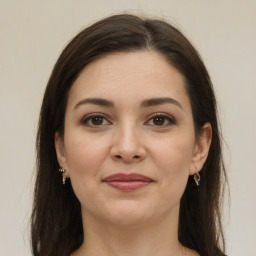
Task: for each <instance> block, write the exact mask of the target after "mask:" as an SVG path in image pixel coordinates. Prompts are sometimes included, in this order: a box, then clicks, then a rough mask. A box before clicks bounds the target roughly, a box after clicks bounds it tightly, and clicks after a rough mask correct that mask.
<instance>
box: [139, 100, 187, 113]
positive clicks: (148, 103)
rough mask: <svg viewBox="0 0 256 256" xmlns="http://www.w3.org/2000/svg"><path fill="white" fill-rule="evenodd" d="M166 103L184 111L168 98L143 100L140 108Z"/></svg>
mask: <svg viewBox="0 0 256 256" xmlns="http://www.w3.org/2000/svg"><path fill="white" fill-rule="evenodd" d="M166 103H171V104H174V105H176V106H178V107H179V108H181V109H183V110H184V108H183V107H182V105H181V104H180V103H179V102H178V101H177V100H175V99H173V98H168V97H164V98H151V99H147V100H143V101H142V103H141V107H151V106H157V105H161V104H166Z"/></svg>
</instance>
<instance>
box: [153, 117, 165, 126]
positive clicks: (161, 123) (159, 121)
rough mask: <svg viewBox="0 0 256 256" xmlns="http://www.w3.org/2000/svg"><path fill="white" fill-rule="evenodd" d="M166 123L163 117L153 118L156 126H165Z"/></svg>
mask: <svg viewBox="0 0 256 256" xmlns="http://www.w3.org/2000/svg"><path fill="white" fill-rule="evenodd" d="M164 122H165V118H164V117H162V116H157V117H154V118H153V123H154V125H163V124H164Z"/></svg>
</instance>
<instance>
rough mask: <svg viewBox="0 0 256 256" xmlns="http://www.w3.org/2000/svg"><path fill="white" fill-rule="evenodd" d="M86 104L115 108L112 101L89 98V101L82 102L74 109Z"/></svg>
mask: <svg viewBox="0 0 256 256" xmlns="http://www.w3.org/2000/svg"><path fill="white" fill-rule="evenodd" d="M84 104H94V105H99V106H103V107H114V103H113V102H112V101H109V100H105V99H100V98H87V99H83V100H80V101H79V102H78V103H77V104H76V105H75V107H74V109H77V108H78V107H79V106H81V105H84Z"/></svg>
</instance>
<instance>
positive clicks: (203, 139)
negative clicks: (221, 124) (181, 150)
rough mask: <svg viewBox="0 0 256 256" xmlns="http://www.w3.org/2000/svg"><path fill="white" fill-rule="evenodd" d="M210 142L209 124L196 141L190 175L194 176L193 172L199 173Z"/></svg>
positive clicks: (210, 129)
mask: <svg viewBox="0 0 256 256" xmlns="http://www.w3.org/2000/svg"><path fill="white" fill-rule="evenodd" d="M211 141H212V126H211V124H210V123H206V124H205V125H204V126H203V128H202V130H201V132H200V134H199V136H198V138H197V140H196V143H195V147H194V152H193V158H192V163H191V167H190V172H189V174H190V175H194V174H195V172H196V171H197V172H199V171H200V170H201V169H202V168H203V165H204V163H205V161H206V159H207V156H208V153H209V149H210V146H211Z"/></svg>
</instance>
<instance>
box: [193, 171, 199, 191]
mask: <svg viewBox="0 0 256 256" xmlns="http://www.w3.org/2000/svg"><path fill="white" fill-rule="evenodd" d="M194 180H195V183H196V185H197V187H199V183H200V174H199V173H198V172H197V171H196V173H195V174H194Z"/></svg>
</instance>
